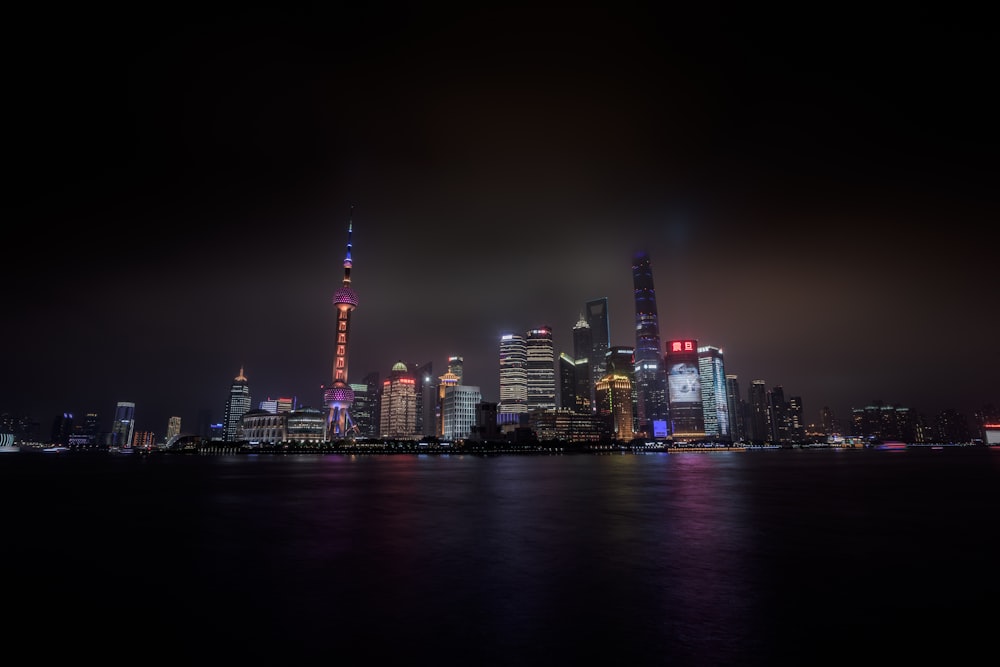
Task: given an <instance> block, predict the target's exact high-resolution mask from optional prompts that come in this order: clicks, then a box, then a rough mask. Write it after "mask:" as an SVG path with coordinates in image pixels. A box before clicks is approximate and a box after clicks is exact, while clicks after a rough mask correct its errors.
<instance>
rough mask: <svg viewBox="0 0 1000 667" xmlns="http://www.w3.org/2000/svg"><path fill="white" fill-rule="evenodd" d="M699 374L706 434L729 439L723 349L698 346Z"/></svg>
mask: <svg viewBox="0 0 1000 667" xmlns="http://www.w3.org/2000/svg"><path fill="white" fill-rule="evenodd" d="M698 375H699V376H700V377H701V405H702V413H703V414H704V415H705V435H706V436H708V437H711V438H717V439H720V440H729V439H730V437H731V431H730V427H729V423H730V415H729V400H728V398H727V394H728V388H727V386H726V370H725V364H724V362H723V357H722V349H721V348H718V347H713V346H711V345H704V346H702V347H699V348H698Z"/></svg>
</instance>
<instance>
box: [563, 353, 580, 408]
mask: <svg viewBox="0 0 1000 667" xmlns="http://www.w3.org/2000/svg"><path fill="white" fill-rule="evenodd" d="M559 407H560V408H562V409H565V410H573V411H574V412H576V410H577V400H576V360H575V359H573V357H571V356H569V355H568V354H566V353H565V352H561V353H560V354H559Z"/></svg>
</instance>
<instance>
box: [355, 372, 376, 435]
mask: <svg viewBox="0 0 1000 667" xmlns="http://www.w3.org/2000/svg"><path fill="white" fill-rule="evenodd" d="M380 388H381V385H380V384H379V381H378V371H373V372H371V373H368V374H367V375H365V376H364V378H362V380H361V382H358V383H354V382H352V383H351V389H352V390H353V391H354V403H353V405H352V407H351V418H352V419H353V420H354V427H355V429H356V431H357V434H358V436H359V437H362V438H377V437H378V417H379V414H378V412H379V389H380Z"/></svg>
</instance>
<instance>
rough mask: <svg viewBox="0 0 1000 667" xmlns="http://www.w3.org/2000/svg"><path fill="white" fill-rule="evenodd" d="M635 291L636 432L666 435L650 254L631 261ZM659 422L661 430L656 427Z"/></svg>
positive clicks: (663, 379)
mask: <svg viewBox="0 0 1000 667" xmlns="http://www.w3.org/2000/svg"><path fill="white" fill-rule="evenodd" d="M632 286H633V287H634V289H635V384H636V404H637V405H636V407H637V408H638V415H637V416H638V422H639V430H640V431H643V432H645V433H646V434H647V435H649V436H654V437H659V436H664V437H665V436H666V435H667V433H666V432H665V431H664V430H662V429H665V428H666V424H667V423H668V417H669V408H668V404H667V390H666V389H667V378H666V374H665V373H664V368H663V352H662V350H661V348H660V327H659V323H658V322H657V315H656V290H655V289H654V288H653V269H652V267H651V265H650V262H649V255H648V254H646V253H645V252H639V253H637V254H636V255H635V257H634V258H633V261H632ZM657 422H662V424H660V425H659V426H660V428H658V429H657V428H655V427H656V426H657V425H658V424H657Z"/></svg>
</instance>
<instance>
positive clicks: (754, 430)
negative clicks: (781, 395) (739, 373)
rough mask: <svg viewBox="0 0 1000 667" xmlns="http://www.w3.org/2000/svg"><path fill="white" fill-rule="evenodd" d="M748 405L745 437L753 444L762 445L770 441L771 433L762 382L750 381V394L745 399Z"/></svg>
mask: <svg viewBox="0 0 1000 667" xmlns="http://www.w3.org/2000/svg"><path fill="white" fill-rule="evenodd" d="M747 402H748V403H749V404H750V421H749V423H748V424H747V425H748V426H749V428H748V433H747V437H748V438H749V439H750V440H751V441H752V442H753V443H754V444H758V445H759V444H763V443H765V442H770V441H771V433H770V431H769V429H768V421H767V416H768V406H767V403H768V395H767V388H766V387H765V385H764V381H763V380H751V381H750V393H749V395H748V397H747Z"/></svg>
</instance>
